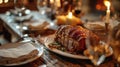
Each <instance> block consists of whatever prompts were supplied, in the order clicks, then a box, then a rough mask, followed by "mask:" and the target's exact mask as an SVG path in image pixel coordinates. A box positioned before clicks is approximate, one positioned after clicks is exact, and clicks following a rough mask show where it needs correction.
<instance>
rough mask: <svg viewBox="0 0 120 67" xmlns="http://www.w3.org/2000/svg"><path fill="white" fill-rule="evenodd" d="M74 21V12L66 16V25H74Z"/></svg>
mask: <svg viewBox="0 0 120 67" xmlns="http://www.w3.org/2000/svg"><path fill="white" fill-rule="evenodd" d="M72 19H73V15H72V12H69V13H68V15H67V16H66V23H67V24H72Z"/></svg>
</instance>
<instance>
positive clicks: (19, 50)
mask: <svg viewBox="0 0 120 67" xmlns="http://www.w3.org/2000/svg"><path fill="white" fill-rule="evenodd" d="M15 45H16V44H15ZM9 46H10V44H9ZM33 50H36V48H35V47H34V46H33V45H32V44H31V43H24V44H20V45H18V46H15V47H11V46H10V48H8V47H7V48H2V49H0V57H9V58H18V57H20V56H23V55H27V54H29V53H30V52H32V51H33Z"/></svg>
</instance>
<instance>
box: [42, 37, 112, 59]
mask: <svg viewBox="0 0 120 67" xmlns="http://www.w3.org/2000/svg"><path fill="white" fill-rule="evenodd" d="M54 37H55V36H54V35H50V36H48V37H45V38H44V45H45V46H46V48H47V49H48V50H50V51H52V52H54V53H57V54H59V55H62V56H65V57H69V58H74V59H89V58H88V57H87V56H85V55H82V54H79V55H75V54H71V53H68V52H64V51H61V50H59V49H56V48H50V47H49V46H48V45H49V44H50V43H52V42H53V41H54ZM109 50H110V54H109V55H107V57H108V56H111V55H112V54H113V50H112V48H111V47H110V48H109Z"/></svg>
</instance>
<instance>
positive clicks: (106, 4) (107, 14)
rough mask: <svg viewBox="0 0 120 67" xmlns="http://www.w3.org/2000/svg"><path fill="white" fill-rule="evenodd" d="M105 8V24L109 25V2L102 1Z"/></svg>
mask: <svg viewBox="0 0 120 67" xmlns="http://www.w3.org/2000/svg"><path fill="white" fill-rule="evenodd" d="M104 4H105V6H106V7H107V10H106V23H109V19H110V5H111V4H110V2H109V1H104Z"/></svg>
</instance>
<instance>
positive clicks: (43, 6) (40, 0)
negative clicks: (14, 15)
mask: <svg viewBox="0 0 120 67" xmlns="http://www.w3.org/2000/svg"><path fill="white" fill-rule="evenodd" d="M47 4H48V0H37V8H38V10H39V12H40V14H42V15H44V14H45V13H46V11H47V9H48V7H47Z"/></svg>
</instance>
